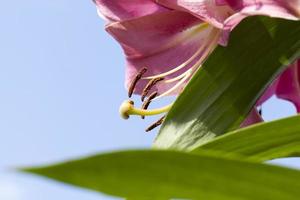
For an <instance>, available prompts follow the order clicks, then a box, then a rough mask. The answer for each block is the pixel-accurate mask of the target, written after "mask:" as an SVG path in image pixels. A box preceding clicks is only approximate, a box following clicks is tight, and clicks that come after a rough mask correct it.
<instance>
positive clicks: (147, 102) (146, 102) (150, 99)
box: [141, 91, 158, 119]
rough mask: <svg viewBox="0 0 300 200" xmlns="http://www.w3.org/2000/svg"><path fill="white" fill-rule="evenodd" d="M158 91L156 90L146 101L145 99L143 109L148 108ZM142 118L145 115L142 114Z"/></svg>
mask: <svg viewBox="0 0 300 200" xmlns="http://www.w3.org/2000/svg"><path fill="white" fill-rule="evenodd" d="M157 94H158V92H157V91H155V92H153V93H152V94H151V95H150V96H149V97H148V98H147V99H146V101H144V103H143V105H142V109H144V110H147V109H148V107H149V105H150V103H151V101H152V100H153V99H154V98H155V97H156V96H157ZM141 117H142V119H145V116H141Z"/></svg>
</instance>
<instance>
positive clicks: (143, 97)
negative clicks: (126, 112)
mask: <svg viewBox="0 0 300 200" xmlns="http://www.w3.org/2000/svg"><path fill="white" fill-rule="evenodd" d="M162 80H164V78H163V77H159V78H154V79H151V80H150V81H149V82H148V84H147V85H146V87H145V88H144V89H143V92H142V95H141V100H142V101H144V100H145V97H146V96H147V95H148V93H149V91H150V90H151V89H152V87H153V86H155V85H156V84H157V83H158V82H159V81H162Z"/></svg>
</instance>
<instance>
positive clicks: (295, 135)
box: [193, 116, 300, 162]
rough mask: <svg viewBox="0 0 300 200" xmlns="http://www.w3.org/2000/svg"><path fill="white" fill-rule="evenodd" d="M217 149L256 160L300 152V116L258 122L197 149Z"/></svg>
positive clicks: (229, 154)
mask: <svg viewBox="0 0 300 200" xmlns="http://www.w3.org/2000/svg"><path fill="white" fill-rule="evenodd" d="M202 150H213V151H216V152H219V153H220V155H222V156H229V157H231V156H233V155H239V156H242V157H244V158H247V159H251V160H253V161H258V162H261V161H266V160H271V159H275V158H283V157H289V156H299V155H300V116H294V117H290V118H286V119H281V120H277V121H273V122H268V123H261V124H257V125H254V126H251V127H248V128H244V129H239V130H236V131H233V132H232V133H228V134H226V135H223V136H220V137H218V138H216V139H214V140H212V141H210V142H208V143H206V144H204V145H203V146H200V147H199V148H197V149H195V150H193V152H197V151H200V152H202Z"/></svg>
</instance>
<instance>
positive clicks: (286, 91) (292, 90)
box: [276, 61, 300, 113]
mask: <svg viewBox="0 0 300 200" xmlns="http://www.w3.org/2000/svg"><path fill="white" fill-rule="evenodd" d="M276 95H277V97H278V98H281V99H285V100H288V101H291V102H292V103H293V104H294V105H295V107H296V109H297V112H298V113H299V112H300V61H298V62H297V61H296V62H295V63H293V64H292V65H291V66H290V67H289V68H288V69H287V70H285V71H284V72H283V74H282V75H281V76H280V77H279V82H278V86H277V89H276Z"/></svg>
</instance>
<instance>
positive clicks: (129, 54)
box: [94, 0, 300, 130]
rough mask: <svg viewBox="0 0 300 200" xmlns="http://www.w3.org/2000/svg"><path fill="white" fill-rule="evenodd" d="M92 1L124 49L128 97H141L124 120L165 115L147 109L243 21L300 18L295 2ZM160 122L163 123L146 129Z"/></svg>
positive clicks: (126, 107)
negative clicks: (263, 17) (262, 17)
mask: <svg viewBox="0 0 300 200" xmlns="http://www.w3.org/2000/svg"><path fill="white" fill-rule="evenodd" d="M94 2H95V4H96V5H97V8H98V13H99V15H100V16H101V17H102V18H104V19H105V20H106V21H107V25H106V27H105V29H106V31H107V32H108V33H110V34H111V35H112V36H113V37H114V38H115V39H116V40H117V41H118V42H119V43H120V45H121V46H122V48H123V50H124V54H125V57H126V78H125V80H126V81H125V86H126V88H127V90H128V96H129V97H131V96H132V94H139V95H141V99H142V101H143V105H142V107H141V108H136V107H135V106H134V103H133V101H131V100H126V101H124V103H123V104H122V105H121V107H120V113H121V116H122V117H123V118H125V119H127V118H129V116H130V115H140V116H142V117H144V116H148V115H158V114H164V113H166V112H168V110H169V109H170V108H171V107H172V104H170V105H167V106H165V107H163V108H157V109H154V110H147V108H148V106H149V104H150V102H152V101H155V100H158V99H160V98H162V97H164V96H169V95H177V94H179V93H180V92H181V91H182V90H183V89H184V87H185V85H186V84H187V83H188V81H189V80H190V79H191V77H192V76H193V74H194V73H195V72H196V71H197V69H198V68H199V67H201V65H202V63H203V62H204V61H205V59H206V58H207V57H208V56H209V55H210V53H211V52H212V51H213V50H214V49H215V47H216V46H217V45H218V44H221V45H226V42H227V38H228V35H229V33H230V31H231V30H232V29H233V28H234V27H235V26H236V25H237V24H238V23H239V22H240V21H241V20H242V19H243V18H245V17H247V16H250V15H267V16H271V17H280V18H285V19H290V20H298V19H299V16H300V15H299V13H300V12H299V0H287V1H285V0H193V1H191V0H130V1H128V0H94ZM279 82H280V81H279ZM278 86H279V85H278ZM271 89H272V90H274V87H273V88H271ZM276 91H277V90H276ZM278 91H279V89H278ZM278 94H279V93H278ZM264 99H266V98H265V97H264ZM256 114H257V111H256V109H255V110H253V111H252V112H251V113H250V117H249V118H248V119H246V121H245V122H244V124H246V125H248V124H251V123H253V122H254V121H258V119H256V118H255V117H260V116H258V115H256ZM259 119H260V118H259ZM162 121H163V118H161V119H160V120H159V121H158V122H156V123H155V124H154V125H152V126H151V127H150V128H149V129H147V130H150V129H151V128H154V127H155V126H156V125H159V124H160V123H162Z"/></svg>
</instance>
